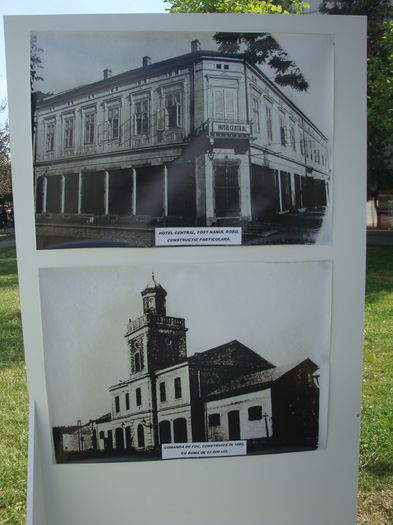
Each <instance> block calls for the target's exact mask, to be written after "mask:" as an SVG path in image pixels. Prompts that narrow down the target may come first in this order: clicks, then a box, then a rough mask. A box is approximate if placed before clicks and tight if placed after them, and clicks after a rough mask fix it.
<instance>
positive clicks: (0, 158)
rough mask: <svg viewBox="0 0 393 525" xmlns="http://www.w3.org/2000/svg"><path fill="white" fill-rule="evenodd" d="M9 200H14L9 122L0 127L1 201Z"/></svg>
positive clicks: (3, 106)
mask: <svg viewBox="0 0 393 525" xmlns="http://www.w3.org/2000/svg"><path fill="white" fill-rule="evenodd" d="M1 107H2V108H5V105H1ZM3 110H4V109H3ZM3 110H2V111H3ZM7 201H12V181H11V159H10V135H9V131H8V122H6V123H5V124H4V126H2V127H1V128H0V202H1V203H4V202H7Z"/></svg>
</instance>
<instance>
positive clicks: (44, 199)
mask: <svg viewBox="0 0 393 525" xmlns="http://www.w3.org/2000/svg"><path fill="white" fill-rule="evenodd" d="M47 195H48V176H45V177H44V184H43V188H42V212H43V213H46V198H47Z"/></svg>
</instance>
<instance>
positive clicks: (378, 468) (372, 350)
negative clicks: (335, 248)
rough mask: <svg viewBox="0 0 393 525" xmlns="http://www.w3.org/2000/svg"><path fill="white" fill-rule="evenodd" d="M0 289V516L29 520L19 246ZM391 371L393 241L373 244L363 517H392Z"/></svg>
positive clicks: (5, 266) (5, 259)
mask: <svg viewBox="0 0 393 525" xmlns="http://www.w3.org/2000/svg"><path fill="white" fill-rule="evenodd" d="M0 240H1V239H0ZM0 289H1V301H0V320H1V322H0V420H1V425H0V524H1V525H19V524H24V523H25V498H26V463H27V458H26V455H27V390H26V377H25V368H24V361H23V346H22V332H21V325H20V312H19V299H18V283H17V272H16V258H15V248H0ZM392 379H393V246H370V247H369V248H368V256H367V291H366V324H365V354H364V379H363V401H362V405H363V409H362V423H361V425H362V426H361V447H360V478H359V516H358V524H359V525H392V523H393V445H392V435H393V402H392V400H393V395H392V394H393V385H392ZM316 525H317V524H316ZM332 525H340V524H332Z"/></svg>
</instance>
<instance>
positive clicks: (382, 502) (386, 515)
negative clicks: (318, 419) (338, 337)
mask: <svg viewBox="0 0 393 525" xmlns="http://www.w3.org/2000/svg"><path fill="white" fill-rule="evenodd" d="M365 314H366V315H365V333H364V364H363V394H362V419H361V442H360V477H359V509H360V514H359V525H360V524H363V523H364V524H365V525H390V523H392V521H391V518H392V512H393V442H392V435H393V395H392V394H393V384H392V378H393V246H370V247H369V248H368V252H367V281H366V305H365Z"/></svg>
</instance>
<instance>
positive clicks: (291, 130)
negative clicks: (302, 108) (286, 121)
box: [289, 126, 296, 151]
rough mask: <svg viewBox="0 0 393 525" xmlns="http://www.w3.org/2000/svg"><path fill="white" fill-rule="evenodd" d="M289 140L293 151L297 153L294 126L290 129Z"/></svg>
mask: <svg viewBox="0 0 393 525" xmlns="http://www.w3.org/2000/svg"><path fill="white" fill-rule="evenodd" d="M289 139H290V141H291V145H292V149H293V151H296V141H295V128H294V127H293V126H291V127H290V129H289Z"/></svg>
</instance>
